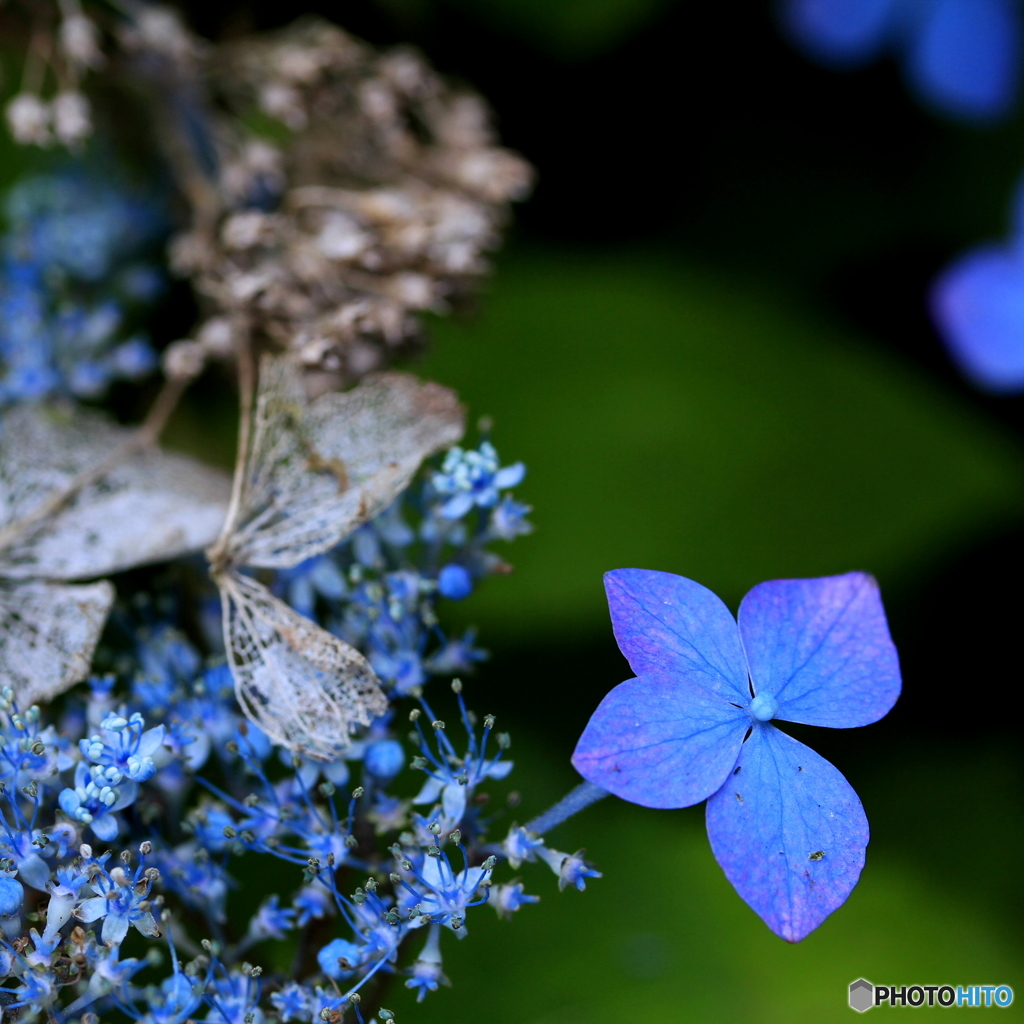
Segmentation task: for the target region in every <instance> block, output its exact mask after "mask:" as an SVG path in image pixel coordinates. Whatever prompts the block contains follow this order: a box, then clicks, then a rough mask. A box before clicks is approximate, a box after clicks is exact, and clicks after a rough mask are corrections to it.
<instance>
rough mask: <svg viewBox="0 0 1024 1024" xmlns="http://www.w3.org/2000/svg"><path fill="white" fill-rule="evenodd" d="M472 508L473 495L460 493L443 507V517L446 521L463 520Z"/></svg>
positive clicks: (466, 492)
mask: <svg viewBox="0 0 1024 1024" xmlns="http://www.w3.org/2000/svg"><path fill="white" fill-rule="evenodd" d="M472 507H473V495H472V494H471V493H470V492H469V491H460V492H459V493H458V494H456V495H454V496H453V497H451V498H449V499H448V500H447V501H446V502H445V503H444V504H443V505H442V506H441V515H442V516H443V517H444V518H445V519H461V518H462V517H463V516H464V515H465V514H466V513H467V512H468V511H469V510H470V509H471V508H472Z"/></svg>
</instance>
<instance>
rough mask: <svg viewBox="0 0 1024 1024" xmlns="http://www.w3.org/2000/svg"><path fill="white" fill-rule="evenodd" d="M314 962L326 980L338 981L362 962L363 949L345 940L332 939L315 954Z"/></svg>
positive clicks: (347, 975) (348, 974)
mask: <svg viewBox="0 0 1024 1024" xmlns="http://www.w3.org/2000/svg"><path fill="white" fill-rule="evenodd" d="M316 961H317V963H318V964H319V965H320V970H321V971H323V972H324V974H326V975H327V977H328V978H334V979H335V981H340V980H341V979H342V978H347V977H349V976H350V975H351V974H352V972H353V971H354V970H355V969H356V968H357V967H358V966H359V965H360V964H361V963H362V962H363V947H362V946H357V945H356V944H355V943H354V942H348V941H347V940H345V939H333V940H332V941H330V942H328V943H327V945H326V946H324V948H323V949H321V950H320V952H319V953H317V955H316Z"/></svg>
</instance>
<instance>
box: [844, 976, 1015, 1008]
mask: <svg viewBox="0 0 1024 1024" xmlns="http://www.w3.org/2000/svg"><path fill="white" fill-rule="evenodd" d="M1012 1002H1013V989H1012V988H1010V986H1009V985H898V986H897V985H872V984H871V982H870V981H868V980H867V979H865V978H858V979H857V980H856V981H854V982H852V983H851V984H850V1009H851V1010H856V1011H857V1012H858V1013H864V1012H865V1011H866V1010H870V1009H871V1007H872V1006H883V1005H884V1006H943V1007H950V1006H997V1007H999V1008H1000V1009H1005V1008H1006V1007H1007V1006H1009V1005H1010V1004H1011V1003H1012Z"/></svg>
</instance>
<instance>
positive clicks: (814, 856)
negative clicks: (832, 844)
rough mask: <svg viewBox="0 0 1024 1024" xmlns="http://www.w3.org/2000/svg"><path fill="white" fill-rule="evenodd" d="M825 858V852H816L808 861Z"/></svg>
mask: <svg viewBox="0 0 1024 1024" xmlns="http://www.w3.org/2000/svg"><path fill="white" fill-rule="evenodd" d="M824 856H825V851H824V850H815V851H814V853H812V854H811V855H810V857H808V858H807V859H808V860H821V859H822V857H824Z"/></svg>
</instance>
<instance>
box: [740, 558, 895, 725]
mask: <svg viewBox="0 0 1024 1024" xmlns="http://www.w3.org/2000/svg"><path fill="white" fill-rule="evenodd" d="M739 618H740V633H741V634H742V636H743V645H744V648H745V649H746V652H747V661H748V663H749V665H750V678H751V680H752V681H753V685H754V690H755V692H756V693H758V694H762V693H763V694H767V695H769V696H771V697H774V698H775V700H776V701H777V702H778V710H777V711H776V713H775V717H776V718H781V719H783V720H785V721H788V722H803V723H804V724H805V725H825V726H829V727H830V728H833V729H853V728H855V727H857V726H861V725H870V724H871V723H872V722H877V721H878V719H880V718H881V717H882V716H883V715H885V714H886V713H887V712H888V711H889V710H890V709H891V708H892V706H893V704H895V703H896V698H897V697H899V695H900V686H901V680H900V665H899V659H898V657H897V655H896V648H895V647H894V646H893V642H892V639H891V638H890V636H889V627H888V624H887V623H886V621H885V610H884V609H883V608H882V599H881V597H880V596H879V593H878V584H877V583H876V582H875V581H874V579H873V578H872V577H871V576H868V575H867V574H866V573H862V572H850V573H847V574H846V575H845V576H822V577H819V578H817V579H809V580H769V581H768V582H767V583H759V584H758V585H757V586H756V587H754V589H753V590H751V591H750V593H749V594H747V596H746V597H745V598H743V602H742V604H741V605H740V616H739Z"/></svg>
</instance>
